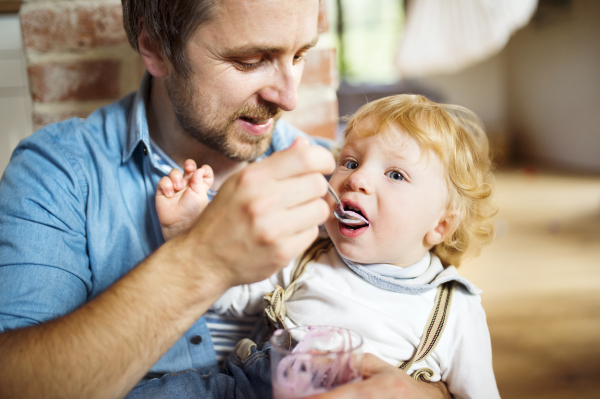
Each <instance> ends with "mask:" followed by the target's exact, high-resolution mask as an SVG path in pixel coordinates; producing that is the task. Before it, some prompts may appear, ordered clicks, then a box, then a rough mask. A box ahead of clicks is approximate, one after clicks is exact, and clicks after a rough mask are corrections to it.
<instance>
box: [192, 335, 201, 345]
mask: <svg viewBox="0 0 600 399" xmlns="http://www.w3.org/2000/svg"><path fill="white" fill-rule="evenodd" d="M190 342H191V343H192V345H199V344H200V342H202V337H201V336H199V335H194V336H193V337H192V338H190Z"/></svg>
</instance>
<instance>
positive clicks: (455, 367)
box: [441, 287, 500, 399]
mask: <svg viewBox="0 0 600 399" xmlns="http://www.w3.org/2000/svg"><path fill="white" fill-rule="evenodd" d="M463 291H464V292H463ZM457 294H458V295H457ZM456 299H458V301H456V302H460V303H456V304H455V303H454V300H456ZM454 300H453V303H452V307H455V309H453V308H451V310H450V312H454V315H452V316H453V319H454V322H453V323H452V324H453V326H452V328H450V331H445V332H444V335H445V334H446V333H450V334H448V335H450V337H452V343H451V344H450V345H449V346H448V347H449V353H448V354H447V355H446V356H444V357H445V358H447V359H449V362H448V363H447V364H445V365H444V364H442V365H441V379H442V381H444V382H445V383H446V385H447V386H448V389H449V390H450V393H451V394H452V395H453V397H454V398H457V399H464V398H474V399H476V398H486V399H495V398H500V393H499V392H498V387H497V385H496V378H495V377H494V369H493V367H492V344H491V340H490V333H489V330H488V326H487V322H486V317H485V312H484V310H483V307H482V306H481V299H480V297H479V296H478V295H477V296H475V295H470V294H468V293H466V290H464V289H463V288H462V287H461V288H458V287H457V289H456V291H455V298H454ZM455 305H458V306H455ZM448 327H450V326H448ZM450 337H443V338H450ZM443 338H442V339H443Z"/></svg>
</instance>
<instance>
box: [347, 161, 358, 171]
mask: <svg viewBox="0 0 600 399" xmlns="http://www.w3.org/2000/svg"><path fill="white" fill-rule="evenodd" d="M344 168H346V169H356V168H358V162H356V161H346V162H344Z"/></svg>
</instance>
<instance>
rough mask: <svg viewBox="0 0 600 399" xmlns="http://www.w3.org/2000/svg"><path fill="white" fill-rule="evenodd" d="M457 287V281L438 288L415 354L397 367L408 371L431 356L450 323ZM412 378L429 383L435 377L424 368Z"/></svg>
mask: <svg viewBox="0 0 600 399" xmlns="http://www.w3.org/2000/svg"><path fill="white" fill-rule="evenodd" d="M455 286H456V282H455V281H448V282H447V283H444V284H440V285H439V286H438V289H437V294H436V295H435V301H434V306H433V309H432V310H431V313H430V314H429V319H428V320H427V324H425V329H424V330H423V335H422V336H421V342H420V343H419V346H418V347H417V350H416V351H415V354H414V355H413V357H412V358H411V359H410V360H407V361H405V362H399V363H398V364H396V367H399V368H401V369H402V370H406V371H408V370H409V369H410V366H412V365H413V363H419V362H421V361H423V360H425V358H426V357H427V356H429V355H430V354H431V352H433V350H434V349H435V347H436V346H437V344H438V342H439V341H440V337H441V336H442V333H443V332H444V328H445V327H446V324H447V322H448V315H449V314H450V304H451V302H452V296H453V294H454V288H455ZM412 377H413V378H414V379H415V380H416V379H421V380H423V381H429V380H430V379H431V377H433V371H432V370H431V369H429V368H426V367H424V368H421V369H418V370H416V371H415V372H414V373H413V374H412Z"/></svg>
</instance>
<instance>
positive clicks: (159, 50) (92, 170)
mask: <svg viewBox="0 0 600 399" xmlns="http://www.w3.org/2000/svg"><path fill="white" fill-rule="evenodd" d="M123 9H124V21H125V26H126V30H127V31H128V35H129V38H130V41H131V43H132V44H133V45H134V47H136V48H137V49H138V50H139V52H140V54H141V56H142V58H143V59H144V62H145V64H146V67H147V70H148V72H149V75H147V76H146V78H145V79H144V81H143V82H142V85H141V86H140V91H139V92H138V93H137V94H132V95H130V96H127V97H125V98H124V99H122V100H121V101H119V102H117V103H115V104H112V105H110V106H107V107H104V108H102V109H100V110H98V111H97V112H95V113H94V114H92V115H91V116H90V117H89V118H88V119H86V120H85V121H79V120H70V121H66V122H63V123H60V124H56V125H51V126H49V127H47V128H45V129H43V130H42V131H40V132H38V133H36V134H35V135H33V136H32V137H30V138H28V139H26V140H24V141H23V142H22V143H21V144H20V146H19V147H18V148H17V149H16V150H15V153H14V154H13V158H12V160H11V163H10V165H9V166H8V168H7V169H6V172H5V174H4V176H3V178H2V182H1V183H0V193H1V194H0V226H1V227H0V332H1V334H0V397H20V398H27V397H61V398H65V397H77V398H81V397H86V398H88V397H89V398H91V397H99V398H106V397H123V396H124V395H125V394H126V393H127V392H129V391H130V390H131V389H132V388H133V387H134V386H135V385H136V384H137V383H138V382H139V381H140V380H141V379H142V378H143V377H144V376H145V375H146V373H147V372H148V371H149V370H152V371H153V372H156V373H165V372H174V371H179V370H185V369H197V370H198V371H199V373H203V374H208V373H210V372H213V371H216V360H215V353H214V349H213V348H212V344H211V340H210V334H209V331H208V328H207V326H206V322H205V320H204V318H203V317H202V315H203V314H204V313H205V312H206V310H207V309H208V308H209V307H210V306H211V304H212V303H213V302H214V301H215V300H216V299H217V298H218V297H219V296H220V295H221V294H222V293H223V292H225V291H226V290H227V289H228V288H229V287H231V286H234V285H238V284H243V283H251V282H255V281H259V280H262V279H264V278H266V277H267V276H269V275H271V274H272V273H273V272H275V271H277V270H278V269H280V268H281V267H283V266H284V265H286V264H287V263H288V261H289V260H290V259H292V258H293V257H294V256H297V255H298V254H299V253H301V252H302V251H303V250H304V249H305V248H306V247H307V246H308V245H309V244H310V242H312V241H313V239H314V238H315V237H316V235H317V228H318V227H317V226H318V225H319V224H321V223H323V222H324V221H325V220H326V219H327V217H329V216H330V212H329V209H328V207H327V205H326V203H325V202H324V201H323V200H322V199H321V197H322V196H324V195H325V193H326V184H325V180H324V178H323V176H322V175H323V174H328V173H331V171H332V170H333V168H334V162H333V159H332V156H331V155H330V153H329V152H328V151H327V150H325V149H323V148H321V147H318V146H309V145H308V142H307V141H306V139H297V137H298V136H301V133H300V132H298V131H297V130H296V129H293V128H292V127H290V126H289V125H286V124H284V123H283V122H281V121H280V122H277V119H278V117H279V115H280V112H281V111H289V110H292V109H294V107H296V105H297V101H298V100H297V92H296V89H297V86H298V83H299V81H300V77H301V74H302V68H303V58H304V56H305V54H306V52H307V51H308V49H309V48H310V47H311V46H313V45H314V44H315V43H316V40H317V14H318V0H294V1H285V2H282V1H280V0H254V1H253V0H212V1H211V0H181V1H178V2H171V1H166V0H165V1H153V2H148V1H143V0H123ZM294 140H295V141H294ZM292 142H293V143H294V144H293V145H292ZM287 147H290V148H287ZM286 148H287V149H286ZM278 150H282V151H279V152H276V151H278ZM187 158H191V159H194V160H195V161H196V162H197V163H198V164H200V165H201V164H209V165H211V166H212V168H213V170H214V173H215V175H214V184H213V188H214V189H215V190H218V195H216V196H215V197H214V200H213V201H212V202H211V203H210V204H209V206H208V207H207V209H206V210H205V212H204V213H203V215H202V217H201V218H200V220H199V221H198V223H197V224H196V225H195V226H194V227H193V228H192V229H191V230H190V231H189V233H187V234H184V235H181V236H179V237H177V238H176V239H173V240H171V241H169V242H168V243H166V244H164V245H161V244H163V242H164V240H163V238H162V235H161V234H160V226H159V224H158V221H157V219H156V211H155V209H154V202H153V201H154V194H155V188H156V183H157V182H158V180H159V179H160V178H161V177H162V176H164V174H165V172H164V170H163V168H162V166H163V165H167V168H169V167H170V166H174V165H175V164H178V165H183V163H184V160H185V159H187ZM255 159H260V160H261V161H260V162H252V161H253V160H255ZM282 221H285V223H282ZM369 373H373V374H375V375H374V377H373V378H371V379H368V380H367V381H365V382H364V383H362V385H357V387H356V391H354V390H353V391H352V392H371V394H372V395H375V396H377V397H385V396H384V394H385V395H396V394H397V393H398V392H405V393H406V396H405V397H409V396H408V395H409V394H412V395H413V396H415V397H426V396H427V395H429V394H431V395H432V397H435V396H433V395H435V394H439V395H441V396H440V397H444V396H443V395H444V394H445V393H446V392H445V389H444V386H443V384H430V385H428V384H425V383H416V382H414V381H412V380H410V379H409V378H408V377H407V376H405V375H404V374H402V373H401V372H399V371H398V370H394V369H391V368H388V367H383V366H382V365H381V364H380V363H379V362H377V361H376V360H374V359H371V360H370V361H369V360H368V361H367V374H369ZM368 376H369V375H367V377H368ZM382 388H383V390H382V391H381V392H382V394H381V395H380V394H378V393H377V392H379V390H381V389H382ZM392 388H394V389H395V390H393V389H392ZM440 388H441V389H440ZM361 389H362V390H363V391H361ZM353 394H354V393H348V391H347V390H346V391H344V390H341V391H339V392H336V391H334V392H332V395H334V396H332V397H338V396H335V395H342V397H351V396H343V395H353ZM390 397H393V396H390Z"/></svg>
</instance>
